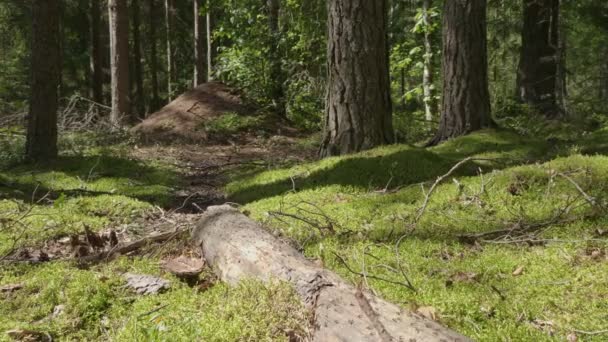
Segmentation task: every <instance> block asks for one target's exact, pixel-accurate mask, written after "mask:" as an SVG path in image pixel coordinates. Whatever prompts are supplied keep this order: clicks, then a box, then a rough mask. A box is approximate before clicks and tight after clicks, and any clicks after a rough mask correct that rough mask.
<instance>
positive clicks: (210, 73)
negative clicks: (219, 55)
mask: <svg viewBox="0 0 608 342" xmlns="http://www.w3.org/2000/svg"><path fill="white" fill-rule="evenodd" d="M207 1H208V2H207V14H206V15H205V22H206V24H207V30H206V31H207V79H208V80H210V81H211V80H212V79H213V57H214V53H213V20H212V17H211V12H212V10H213V3H212V1H213V0H207Z"/></svg>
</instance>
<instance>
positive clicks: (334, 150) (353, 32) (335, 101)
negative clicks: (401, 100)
mask: <svg viewBox="0 0 608 342" xmlns="http://www.w3.org/2000/svg"><path fill="white" fill-rule="evenodd" d="M328 17H329V18H328V27H329V39H328V51H327V58H328V85H327V101H326V106H327V107H326V113H325V120H324V138H323V143H322V146H321V149H320V151H319V152H320V153H319V154H320V157H327V156H333V155H342V154H348V153H353V152H358V151H361V150H365V149H369V148H372V147H375V146H378V145H383V144H390V143H392V142H393V139H394V137H393V125H392V106H391V98H390V79H389V70H388V39H387V31H388V29H387V27H388V20H387V19H388V6H387V1H386V0H377V1H368V0H330V1H329V7H328Z"/></svg>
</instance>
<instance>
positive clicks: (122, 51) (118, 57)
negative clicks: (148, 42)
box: [108, 0, 130, 125]
mask: <svg viewBox="0 0 608 342" xmlns="http://www.w3.org/2000/svg"><path fill="white" fill-rule="evenodd" d="M108 9H109V15H110V16H109V18H110V56H111V57H110V73H111V77H112V90H111V93H112V113H111V115H110V121H111V122H112V123H113V124H114V125H120V124H122V122H121V121H122V119H123V117H125V116H126V115H128V114H129V107H130V104H129V15H128V7H127V0H108Z"/></svg>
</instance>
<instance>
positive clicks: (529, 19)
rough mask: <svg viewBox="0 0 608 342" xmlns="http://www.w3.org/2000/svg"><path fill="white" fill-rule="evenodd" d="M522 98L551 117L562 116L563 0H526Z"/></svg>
mask: <svg viewBox="0 0 608 342" xmlns="http://www.w3.org/2000/svg"><path fill="white" fill-rule="evenodd" d="M523 3H524V8H523V13H524V14H523V16H524V26H523V30H522V33H521V39H522V47H521V55H520V60H519V67H518V72H517V88H518V97H519V99H520V100H521V101H522V102H523V103H527V104H529V105H530V106H532V107H533V108H536V109H537V110H538V111H539V112H541V113H542V114H544V115H545V116H546V117H547V118H556V117H558V116H560V115H561V110H560V108H559V106H558V103H557V89H556V85H557V82H558V81H557V79H556V77H557V73H558V68H559V67H558V60H559V56H558V54H559V0H524V2H523Z"/></svg>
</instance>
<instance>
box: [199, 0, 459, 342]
mask: <svg viewBox="0 0 608 342" xmlns="http://www.w3.org/2000/svg"><path fill="white" fill-rule="evenodd" d="M364 1H368V0H364ZM193 239H194V242H195V244H196V245H198V246H201V247H202V252H203V256H204V258H205V260H206V261H207V262H208V263H209V264H210V265H211V266H212V267H213V268H214V270H215V272H216V274H217V275H218V276H219V277H220V279H221V280H223V281H226V282H228V283H230V284H236V283H238V282H239V281H240V280H244V279H252V278H253V279H259V280H262V281H268V280H271V279H274V280H280V281H286V282H288V283H290V284H292V285H293V286H294V288H295V290H296V292H297V293H298V295H299V296H300V298H301V299H302V301H303V303H304V304H305V305H306V306H307V307H308V308H309V309H310V310H311V311H312V313H313V315H312V317H313V319H314V321H313V322H312V324H311V326H312V328H311V330H312V331H311V332H310V335H311V336H312V341H319V342H325V341H345V342H346V341H371V342H373V341H383V342H385V341H428V342H434V341H470V340H469V339H468V338H466V337H464V336H462V335H460V334H458V333H456V332H454V331H452V330H450V329H447V328H445V327H442V326H441V325H439V324H438V323H436V322H434V321H430V320H428V319H426V318H423V317H420V316H418V315H416V314H413V313H410V312H407V311H405V310H404V309H402V308H400V307H399V306H397V305H394V304H391V303H389V302H386V301H384V300H382V299H380V298H378V297H376V296H374V295H372V294H371V293H368V292H365V291H361V290H358V289H356V288H355V287H353V286H352V285H350V284H349V283H347V282H346V281H344V280H342V279H341V278H340V277H339V276H338V275H336V274H335V273H333V272H330V271H328V270H325V269H323V268H320V267H318V266H316V265H315V264H313V263H312V262H310V261H308V260H307V259H306V258H304V256H302V255H301V254H300V253H298V252H297V251H296V250H295V249H294V248H292V247H290V246H289V245H287V244H285V243H283V242H281V241H280V240H278V239H277V238H276V237H274V236H273V235H272V234H270V233H268V232H267V231H265V230H264V229H263V228H262V227H260V225H258V224H257V223H256V222H254V221H252V220H251V219H249V218H248V217H246V216H245V215H243V214H241V213H240V212H239V211H238V210H236V209H234V208H232V207H230V206H227V205H224V206H217V207H210V208H208V209H207V211H206V212H205V213H204V214H203V215H202V217H201V219H200V221H199V223H198V225H197V227H196V228H195V230H194V232H193Z"/></svg>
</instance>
